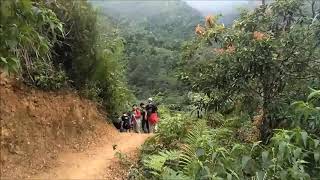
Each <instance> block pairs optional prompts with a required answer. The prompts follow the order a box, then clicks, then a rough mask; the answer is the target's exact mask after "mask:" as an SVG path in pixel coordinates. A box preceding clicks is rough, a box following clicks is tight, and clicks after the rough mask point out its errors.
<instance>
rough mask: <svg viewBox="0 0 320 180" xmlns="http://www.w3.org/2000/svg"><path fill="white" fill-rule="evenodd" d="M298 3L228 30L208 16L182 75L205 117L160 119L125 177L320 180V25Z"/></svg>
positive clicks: (187, 50)
mask: <svg viewBox="0 0 320 180" xmlns="http://www.w3.org/2000/svg"><path fill="white" fill-rule="evenodd" d="M305 2H306V1H298V0H276V1H274V2H273V3H271V4H269V5H267V6H261V7H259V8H256V9H255V10H254V11H252V12H251V11H250V12H249V11H248V12H246V11H245V12H243V13H242V14H241V16H240V17H239V18H238V19H237V20H236V21H235V22H234V24H233V26H232V27H228V28H227V27H225V26H224V25H222V24H220V23H218V19H217V17H214V16H208V17H206V21H205V26H201V25H198V26H197V28H196V33H197V34H198V37H197V38H196V39H194V40H193V41H192V42H188V43H186V44H185V46H184V51H183V52H182V57H183V61H182V64H181V65H183V66H181V67H179V69H180V70H181V80H183V82H184V83H185V85H187V87H189V88H190V90H192V91H191V92H189V93H188V97H189V100H188V101H187V102H188V103H189V104H190V105H191V106H189V108H191V109H192V108H194V109H195V110H196V111H197V110H202V111H204V112H205V116H203V117H204V118H203V119H196V118H195V114H194V113H192V111H190V112H188V113H187V112H178V113H172V112H171V113H170V112H168V110H165V111H163V110H162V111H160V116H161V121H160V123H159V126H158V131H157V132H156V134H155V136H154V137H152V138H150V139H149V141H148V142H146V143H145V145H144V147H143V149H142V155H141V161H140V165H139V167H137V170H136V171H132V172H133V173H132V174H131V176H129V177H132V178H134V179H145V178H146V179H259V180H260V179H261V180H262V179H317V178H318V177H320V146H319V142H320V136H319V128H320V124H319V122H320V121H319V118H320V114H319V112H320V107H319V106H320V104H319V103H320V96H319V90H314V89H313V88H315V89H319V82H320V79H319V77H320V75H319V72H320V66H319V65H320V64H319V57H320V54H319V52H320V51H319V50H320V49H319V48H320V47H319V39H320V38H319V29H320V27H319V25H320V24H319V19H318V16H317V15H316V14H315V13H310V12H312V11H314V10H308V8H309V6H306V5H305V4H304V3H305ZM318 11H319V10H317V11H316V12H318ZM310 87H311V88H310ZM310 92H311V94H310V95H308V94H309V93H310ZM189 114H191V115H189Z"/></svg>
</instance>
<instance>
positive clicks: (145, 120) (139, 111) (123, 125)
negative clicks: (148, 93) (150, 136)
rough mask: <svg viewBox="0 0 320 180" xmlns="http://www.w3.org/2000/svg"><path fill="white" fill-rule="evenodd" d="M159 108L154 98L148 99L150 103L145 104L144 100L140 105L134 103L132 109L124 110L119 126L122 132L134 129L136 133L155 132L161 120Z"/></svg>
mask: <svg viewBox="0 0 320 180" xmlns="http://www.w3.org/2000/svg"><path fill="white" fill-rule="evenodd" d="M157 111H158V108H157V106H156V105H155V104H154V102H153V100H152V98H149V99H148V103H147V104H146V105H145V104H144V103H143V102H142V103H140V106H138V105H136V104H134V105H132V110H131V111H129V112H124V113H123V114H122V116H121V117H120V118H119V120H120V121H119V123H118V124H117V126H118V127H117V128H118V129H119V130H120V132H130V131H131V130H134V131H135V132H136V133H140V132H144V133H153V132H154V131H155V126H156V124H157V122H158V121H159V117H158V112H157Z"/></svg>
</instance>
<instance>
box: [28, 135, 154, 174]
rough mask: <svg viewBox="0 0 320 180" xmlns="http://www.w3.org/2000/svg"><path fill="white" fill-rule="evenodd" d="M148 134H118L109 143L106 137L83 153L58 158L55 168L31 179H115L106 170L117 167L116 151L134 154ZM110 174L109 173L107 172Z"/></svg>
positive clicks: (67, 154) (66, 154)
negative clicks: (114, 148) (114, 147)
mask: <svg viewBox="0 0 320 180" xmlns="http://www.w3.org/2000/svg"><path fill="white" fill-rule="evenodd" d="M149 136H150V135H148V134H135V133H119V136H117V138H115V139H114V140H112V141H110V139H108V137H106V138H104V139H102V141H100V143H99V144H95V145H93V147H90V148H89V149H88V150H86V151H85V152H79V153H65V154H62V155H61V156H59V158H58V163H57V166H56V167H54V168H52V169H50V170H49V171H48V172H44V173H40V174H38V175H36V176H35V177H32V179H115V177H114V175H113V174H108V172H109V171H108V168H112V166H117V164H116V163H119V162H116V160H115V159H116V158H115V156H114V154H115V152H116V151H115V150H113V146H114V145H117V146H116V150H118V151H121V152H122V153H125V154H131V155H132V154H136V153H137V148H139V147H140V146H141V145H142V144H143V143H144V141H145V140H146V139H147V138H148V137H149ZM109 173H110V172H109Z"/></svg>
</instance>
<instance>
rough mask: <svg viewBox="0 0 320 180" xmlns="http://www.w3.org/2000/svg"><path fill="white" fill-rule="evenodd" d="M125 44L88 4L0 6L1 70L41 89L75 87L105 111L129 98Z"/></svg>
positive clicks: (24, 0)
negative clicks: (102, 106)
mask: <svg viewBox="0 0 320 180" xmlns="http://www.w3.org/2000/svg"><path fill="white" fill-rule="evenodd" d="M124 55H125V54H124V41H123V39H122V38H121V37H120V36H119V35H118V34H117V33H116V31H115V26H114V25H113V24H112V23H111V21H110V20H108V19H107V17H105V16H103V15H101V14H98V12H97V11H96V10H95V9H94V8H93V7H92V6H91V4H90V3H88V2H87V1H69V0H59V1H52V2H42V1H40V2H38V1H31V0H19V1H4V2H3V3H1V61H0V63H1V64H0V65H1V68H2V69H4V70H5V71H6V72H9V73H18V75H19V76H20V77H21V78H23V80H24V82H26V83H28V84H30V85H34V86H37V87H39V88H42V89H49V90H50V89H59V88H62V87H67V86H69V87H70V86H71V87H75V88H76V89H78V90H79V91H80V92H81V93H82V94H84V95H85V96H87V97H89V98H91V99H94V100H96V101H98V102H100V103H102V105H104V106H105V107H106V108H107V110H109V111H115V112H118V111H122V110H123V109H126V108H127V106H126V104H127V103H128V102H129V101H131V100H132V99H133V95H132V94H131V92H130V91H129V90H128V88H127V82H126V77H125V72H126V71H125V64H126V63H125V58H124Z"/></svg>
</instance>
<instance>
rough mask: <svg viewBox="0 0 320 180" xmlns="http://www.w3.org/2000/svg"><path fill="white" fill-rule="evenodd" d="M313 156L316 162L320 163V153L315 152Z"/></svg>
mask: <svg viewBox="0 0 320 180" xmlns="http://www.w3.org/2000/svg"><path fill="white" fill-rule="evenodd" d="M313 156H314V161H315V162H318V161H319V159H320V153H319V152H314V153H313Z"/></svg>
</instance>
